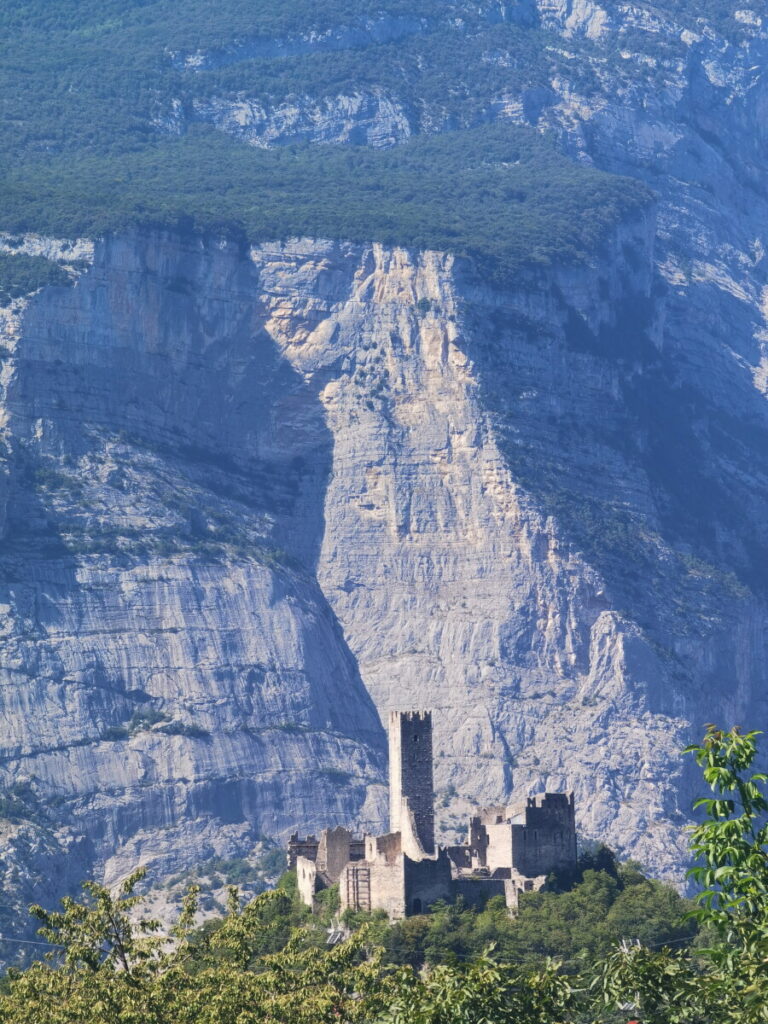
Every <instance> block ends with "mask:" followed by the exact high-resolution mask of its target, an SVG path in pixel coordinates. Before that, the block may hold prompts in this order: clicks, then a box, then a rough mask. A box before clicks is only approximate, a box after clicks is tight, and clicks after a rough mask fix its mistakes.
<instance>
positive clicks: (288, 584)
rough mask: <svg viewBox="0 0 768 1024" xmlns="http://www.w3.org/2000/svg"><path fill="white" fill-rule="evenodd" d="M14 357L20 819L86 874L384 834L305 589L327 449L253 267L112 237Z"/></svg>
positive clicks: (6, 555)
mask: <svg viewBox="0 0 768 1024" xmlns="http://www.w3.org/2000/svg"><path fill="white" fill-rule="evenodd" d="M3 344H4V356H5V358H4V364H3V377H2V383H3V393H2V422H3V441H4V450H5V457H4V460H3V463H4V478H3V484H4V487H3V516H2V522H3V537H2V558H1V561H2V566H1V572H2V583H0V604H1V605H2V652H3V656H2V664H1V666H0V719H1V720H2V733H1V735H2V740H1V741H0V778H2V783H3V788H4V789H5V788H6V787H11V786H15V787H16V789H15V790H13V792H15V793H16V794H17V797H16V799H17V800H18V801H19V802H20V813H21V815H22V816H23V817H27V818H31V819H32V820H34V821H35V822H36V823H37V824H39V825H41V826H50V825H54V826H66V827H67V828H69V830H70V832H72V834H73V835H78V834H80V835H86V836H87V840H88V850H87V855H86V856H85V857H81V858H79V860H77V863H75V861H74V860H73V866H72V867H73V869H72V873H73V874H75V873H77V874H82V872H83V866H84V864H83V862H84V861H85V862H86V864H87V863H88V862H90V864H91V865H92V866H93V869H95V870H98V871H100V872H103V873H105V874H106V876H107V877H108V878H111V877H115V876H116V875H120V874H121V873H123V872H124V871H125V870H126V868H127V867H128V866H129V865H130V863H131V862H135V861H138V860H143V861H147V862H150V863H154V865H155V868H154V869H155V871H156V873H159V874H162V873H163V872H168V871H172V870H175V869H176V868H178V867H182V866H184V865H188V864H190V863H194V862H195V861H196V860H200V859H201V858H203V859H204V858H205V857H206V856H211V855H213V854H214V853H216V854H219V855H225V856H227V855H233V854H234V853H242V852H244V851H247V850H248V849H249V847H251V846H253V844H254V842H255V841H256V839H257V838H258V837H259V836H261V835H269V836H277V835H280V834H284V833H285V832H286V830H288V829H289V828H291V827H293V826H294V825H295V824H296V823H298V822H302V823H304V822H306V823H307V825H308V826H309V827H313V826H314V827H317V826H319V825H320V824H321V823H322V822H324V821H326V820H328V819H329V818H331V819H334V820H338V821H339V822H346V821H348V820H360V821H361V822H362V823H365V822H367V823H368V825H369V826H371V825H373V824H376V825H377V824H378V823H379V821H380V818H381V809H382V801H381V797H382V794H383V787H382V785H381V782H382V779H383V772H384V771H385V754H384V744H385V738H384V734H383V731H382V728H381V725H380V723H379V719H378V716H377V714H376V711H375V708H374V706H373V703H372V702H371V699H370V697H369V695H368V693H367V691H366V689H365V687H364V685H363V682H362V680H361V678H360V674H359V671H358V668H357V665H356V662H355V659H354V657H353V656H352V654H351V653H350V651H349V649H348V646H347V644H346V641H345V639H344V637H343V634H342V631H341V628H340V627H339V624H338V622H337V620H336V618H335V616H334V613H333V611H332V609H331V608H330V606H329V604H328V602H327V601H326V600H325V598H324V596H323V594H322V591H321V590H320V588H319V586H318V584H317V581H316V579H315V577H314V574H313V572H312V560H313V558H314V554H313V552H314V551H316V549H317V548H318V547H319V544H320V542H321V536H322V516H323V509H322V505H317V504H316V502H317V500H318V496H319V495H320V494H321V493H322V488H321V486H320V485H319V482H318V481H319V480H321V479H322V478H323V477H324V476H325V475H327V472H328V469H329V465H330V446H331V437H330V434H329V432H328V429H327V427H326V426H325V423H324V416H323V410H322V406H321V404H320V402H319V401H318V399H317V396H316V395H312V393H311V391H310V390H308V389H307V388H306V386H305V385H304V382H303V381H302V380H301V379H300V378H299V377H298V376H297V374H296V373H295V371H293V369H292V368H291V367H290V365H288V364H287V363H286V362H285V361H284V360H283V359H282V358H281V356H280V353H279V352H278V351H277V350H276V347H275V345H274V342H273V341H272V339H271V338H270V337H269V335H268V334H267V333H266V332H265V330H264V328H263V313H262V308H261V300H260V293H259V285H258V277H257V274H256V270H255V267H254V265H253V263H252V262H251V261H250V260H249V259H248V257H247V254H246V255H243V253H241V252H240V251H239V250H238V249H237V247H235V246H232V245H227V244H225V243H217V242H209V243H204V242H202V241H200V240H198V239H183V238H179V237H170V236H164V235H157V234H155V235H152V234H150V235H146V236H140V235H135V236H131V237H127V238H122V239H115V240H108V241H105V242H101V243H99V244H98V245H97V246H96V255H95V261H94V264H93V266H92V268H90V269H89V270H88V271H87V272H86V273H84V274H83V275H82V276H81V277H80V279H79V281H78V283H77V285H76V286H75V287H72V288H60V289H50V290H48V291H45V292H43V293H41V294H39V295H38V296H37V297H36V298H34V299H33V300H32V301H30V302H29V304H28V305H26V308H24V303H17V304H16V308H15V309H14V310H11V311H8V312H6V316H5V321H4V333H3ZM62 842H63V843H64V845H65V846H66V845H67V843H69V840H66V837H64V838H63V839H62ZM49 846H50V844H49ZM46 849H48V847H46ZM51 851H52V852H51ZM44 852H45V851H43V853H44ZM49 852H51V856H52V857H54V859H55V854H56V848H55V843H54V844H53V846H51V850H50V851H49ZM41 855H42V854H41ZM43 859H44V858H43ZM43 873H45V871H43Z"/></svg>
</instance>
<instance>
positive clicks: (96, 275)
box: [0, 2, 768, 904]
mask: <svg viewBox="0 0 768 1024" xmlns="http://www.w3.org/2000/svg"><path fill="white" fill-rule="evenodd" d="M526 10H527V11H528V14H529V15H530V17H531V18H532V17H533V15H534V14H536V16H537V17H538V18H539V21H540V24H541V26H542V27H543V28H544V29H546V30H549V31H551V32H552V38H553V40H555V41H556V42H557V45H558V46H561V47H562V48H563V49H564V50H566V51H568V52H570V50H569V48H571V47H576V46H580V45H581V44H582V43H584V41H585V40H586V43H584V45H588V46H589V47H591V48H592V49H591V51H590V53H591V56H589V55H586V56H585V52H586V51H583V50H580V51H579V52H578V54H577V55H576V56H574V61H575V62H576V63H575V65H574V66H577V65H578V68H579V74H576V73H574V75H573V76H572V78H569V77H568V76H565V75H560V76H559V77H556V78H553V79H552V81H550V82H549V83H548V85H546V86H542V85H541V83H540V82H539V83H535V84H534V83H531V84H530V85H529V86H526V87H525V88H524V89H522V90H521V91H520V92H518V93H510V94H505V95H503V96H492V97H488V112H489V117H490V116H493V117H500V118H503V117H506V118H512V119H515V120H518V121H524V122H527V123H530V124H533V125H535V126H537V127H538V128H540V129H541V130H542V131H548V132H551V133H554V134H555V135H556V137H557V138H558V140H559V141H560V143H561V145H562V146H563V147H564V148H565V149H566V150H567V151H568V152H570V153H571V154H572V155H573V156H574V157H575V158H577V159H579V160H583V161H591V162H594V163H595V164H597V165H599V166H601V167H604V168H606V169H608V170H615V171H620V172H622V173H626V174H630V175H634V176H637V177H642V178H643V179H644V180H646V181H648V182H649V183H650V184H651V185H652V187H653V188H654V190H655V192H656V194H657V205H656V210H655V213H654V211H651V210H649V211H647V212H646V214H645V215H644V216H643V217H639V218H637V219H636V220H633V221H628V222H626V223H624V224H623V225H621V227H620V229H619V230H618V231H617V232H616V233H615V235H614V236H613V237H612V238H610V239H607V240H606V242H605V244H604V246H603V248H602V249H601V250H600V251H596V252H595V253H593V254H592V256H591V258H590V260H589V261H588V263H587V264H586V265H583V266H581V267H578V268H574V267H571V268H567V267H553V268H549V269H547V270H539V271H536V272H534V271H528V272H520V274H519V275H518V277H517V278H516V279H514V280H510V281H509V283H508V285H507V286H506V287H505V288H503V289H499V288H497V289H491V288H490V287H488V286H487V284H486V283H485V282H484V281H483V280H482V278H481V276H479V275H478V274H477V272H476V271H475V270H473V268H472V267H470V266H468V265H467V264H465V263H462V262H461V261H454V260H453V258H452V257H450V256H447V255H445V254H439V253H417V252H408V251H404V250H399V249H391V248H390V249H387V248H383V247H380V246H375V245H371V246H352V245H347V244H345V243H343V242H334V241H327V242H323V241H296V240H294V241H291V242H283V243H275V244H274V245H263V246H259V247H256V248H254V249H250V250H249V249H248V248H247V247H244V246H240V245H237V244H235V243H233V242H223V241H221V240H218V239H216V238H199V237H196V236H194V235H192V234H185V233H183V232H181V233H162V232H143V233H142V232H135V233H132V234H127V235H125V236H122V237H118V238H110V239H105V240H98V241H96V242H95V244H91V243H86V242H78V243H75V246H74V248H72V247H70V248H69V249H66V250H65V249H62V247H61V246H60V245H59V244H58V243H54V242H52V241H50V240H43V239H39V238H38V239H35V238H28V239H27V240H26V242H25V247H26V250H27V251H29V252H42V253H44V254H50V255H53V256H56V257H57V258H60V257H61V255H62V252H65V251H66V252H69V254H70V255H71V256H72V259H73V261H74V262H73V266H74V265H75V263H76V264H77V266H78V270H77V272H78V273H79V275H80V276H79V278H78V280H77V283H76V284H75V286H74V287H71V288H50V289H47V290H46V291H44V292H42V293H40V294H38V295H36V296H32V297H30V298H28V299H27V300H18V301H16V302H15V303H14V304H13V306H11V307H9V308H7V309H5V310H0V318H1V320H0V332H1V333H2V338H1V339H0V344H2V346H3V350H2V353H0V354H1V355H2V370H0V388H1V391H2V393H1V394H0V429H1V430H2V440H3V471H2V475H1V476H0V497H1V501H0V524H2V549H1V551H0V607H1V609H2V617H1V618H0V629H1V630H2V636H1V637H0V651H1V652H2V658H1V659H0V716H2V719H1V720H2V731H1V732H0V779H1V780H2V785H3V787H4V791H5V792H10V787H13V791H12V799H13V800H14V801H15V803H14V804H13V807H14V808H15V811H16V812H18V813H15V815H14V817H15V818H17V819H18V821H19V822H21V823H10V824H4V825H3V830H2V832H0V859H2V862H3V865H5V866H4V867H3V871H4V874H3V876H2V879H1V880H0V881H2V885H3V887H4V890H3V892H4V895H3V902H4V903H7V904H8V903H13V901H14V900H18V901H24V902H27V901H28V900H29V899H32V898H37V897H35V896H34V893H35V892H39V893H41V894H42V895H41V896H40V898H43V897H44V898H45V899H48V898H50V899H52V898H53V894H54V891H57V892H58V891H61V890H62V889H63V888H66V887H67V886H70V885H74V884H75V882H76V881H77V880H79V879H80V878H81V877H83V875H85V874H87V873H89V872H94V873H95V874H97V875H99V876H100V877H105V878H107V879H108V880H110V881H111V880H114V879H116V878H118V877H121V876H122V875H124V874H125V873H126V872H127V871H128V870H129V868H130V867H132V866H133V865H134V864H135V863H137V862H144V863H147V864H149V865H150V866H151V868H152V870H153V871H154V872H155V875H156V877H158V878H162V877H164V876H165V875H167V874H169V873H171V872H176V871H178V870H180V869H182V868H184V867H186V866H188V865H191V864H195V863H197V862H199V861H201V860H204V859H205V858H207V857H210V856H212V855H214V854H216V855H223V856H234V855H239V854H242V853H247V852H248V851H249V850H251V849H252V848H253V847H254V845H255V844H256V843H257V841H258V840H259V837H261V836H264V835H267V836H273V837H283V836H284V835H285V834H287V833H288V832H289V831H291V830H292V829H293V828H296V827H300V828H302V829H307V830H311V829H313V828H319V827H321V825H323V824H325V823H328V824H336V823H339V824H353V825H356V826H358V827H361V828H366V827H367V828H371V829H373V828H377V829H378V828H380V827H382V825H383V819H384V799H383V798H384V789H383V783H384V779H385V770H386V766H385V741H384V735H383V731H382V728H381V725H380V716H382V715H384V713H385V712H386V711H387V710H388V709H392V708H409V707H431V708H432V709H433V710H434V716H433V720H434V723H435V734H436V735H435V749H436V779H437V785H438V790H439V801H438V802H439V809H438V813H439V819H440V824H441V827H442V831H443V836H444V837H446V838H452V837H453V835H454V834H455V830H456V828H457V827H458V824H459V821H460V819H461V818H462V817H463V815H464V812H465V811H466V809H467V807H468V805H469V802H470V801H480V802H489V801H495V800H501V799H503V798H504V797H506V796H508V795H509V794H510V793H511V792H512V791H516V792H518V793H520V792H526V791H529V790H541V789H542V788H549V789H552V788H560V787H573V788H575V789H576V792H577V808H578V814H579V825H580V829H581V832H582V834H583V836H584V837H586V838H594V839H601V840H605V841H607V842H609V843H610V844H611V845H612V846H614V847H615V848H616V849H617V850H618V851H619V852H620V853H621V854H623V855H627V856H633V857H635V858H637V859H639V860H640V861H642V862H643V863H644V864H645V865H646V866H647V867H648V868H649V869H650V870H651V871H653V872H654V873H656V874H658V875H661V876H665V877H669V878H673V879H675V880H679V879H680V878H681V876H682V872H683V868H684V864H685V858H686V854H685V841H684V838H683V836H682V835H681V833H680V825H681V824H682V823H683V822H684V821H685V820H686V819H687V817H688V814H689V810H690V801H691V796H692V794H693V789H694V779H693V777H692V775H691V773H690V771H689V770H687V769H686V768H685V767H684V762H683V760H682V759H681V757H680V756H679V750H680V748H681V747H682V746H683V745H684V744H685V743H686V742H688V741H689V740H690V739H692V738H694V737H695V736H696V735H697V734H698V733H699V732H700V730H701V728H702V726H703V724H704V723H705V722H707V721H710V720H714V721H718V722H722V723H723V724H725V725H729V724H731V723H734V722H738V723H742V724H744V725H747V726H749V725H754V726H757V727H759V726H760V725H761V724H762V723H763V722H764V721H765V719H766V711H768V708H766V692H767V687H766V626H767V624H768V619H767V616H766V589H767V588H766V583H767V582H768V581H767V577H766V554H767V552H768V536H766V533H767V531H768V524H767V523H766V519H765V515H764V509H765V507H766V498H768V493H767V492H768V458H767V454H766V453H768V420H767V419H766V405H765V396H766V391H767V390H768V386H767V384H766V381H768V362H767V361H766V360H767V359H768V356H767V355H766V352H767V351H768V350H767V349H766V343H767V342H768V324H766V317H768V298H767V296H768V280H767V277H766V258H765V246H766V238H768V204H767V201H766V196H765V193H764V183H763V181H762V168H763V167H764V166H765V160H766V141H767V139H766V127H765V126H766V124H768V121H767V120H766V112H767V108H768V92H767V91H766V85H765V76H764V75H763V73H762V71H761V69H762V68H763V67H764V66H765V56H766V53H765V50H766V37H765V28H764V26H763V25H762V24H761V23H760V19H759V18H758V19H757V20H744V21H743V22H742V24H743V26H744V34H743V35H742V36H741V37H740V38H739V40H737V41H728V40H725V39H723V38H721V37H718V36H717V34H716V33H714V32H713V31H712V30H711V29H710V28H708V27H707V26H705V25H702V26H700V28H701V30H700V31H697V32H692V31H691V30H690V29H684V28H683V27H682V26H681V25H678V24H676V23H675V21H674V19H671V18H670V17H668V16H666V15H663V14H662V13H661V12H660V10H659V9H657V8H655V7H654V5H647V4H644V5H642V7H640V6H639V5H638V6H634V5H632V4H622V5H613V4H611V5H608V4H606V5H599V4H596V3H587V2H585V3H567V4H566V3H544V2H541V3H539V4H538V6H537V9H536V11H534V10H533V5H531V4H528V5H526ZM420 30H421V29H420V28H419V31H420ZM630 30H631V31H630ZM649 40H651V41H652V43H653V45H654V46H656V48H657V53H656V55H655V56H651V57H649V56H648V53H647V50H648V41H649ZM640 41H642V44H643V45H642V46H640ZM606 55H610V59H607V57H606ZM496 56H497V59H504V55H503V54H502V55H496ZM201 59H202V58H201ZM586 78H589V82H588V85H589V87H588V88H587V87H586V85H585V80H586ZM244 102H245V101H244ZM248 102H250V101H248ZM422 114H423V117H427V114H424V112H422ZM200 116H204V117H205V118H206V119H209V120H213V121H214V122H215V123H217V124H219V126H220V127H222V128H223V129H224V130H231V131H234V132H235V133H238V132H239V133H240V135H241V137H242V138H243V140H244V141H246V142H249V143H251V144H256V145H262V144H268V145H272V144H276V143H279V142H284V141H295V139H296V138H301V139H303V140H306V139H310V140H312V141H316V142H325V143H332V144H337V143H338V144H342V143H348V142H350V141H357V142H360V141H364V142H367V143H368V144H370V145H391V144H397V143H398V142H400V141H402V140H403V139H405V138H406V137H407V136H408V135H409V134H411V133H414V132H416V131H419V130H424V129H425V125H426V124H427V122H426V121H425V120H424V119H423V118H422V120H418V119H414V118H413V117H412V114H411V113H410V112H409V111H408V110H407V108H406V105H405V104H404V103H402V102H401V101H400V100H399V98H398V97H397V96H396V95H392V94H386V95H385V94H383V93H380V92H378V93H377V92H375V91H374V92H371V91H368V92H365V91H361V92H360V93H359V94H355V95H354V96H348V95H346V94H344V95H343V96H341V97H336V98H335V99H334V98H332V97H331V98H328V97H308V98H306V99H305V100H301V101H298V102H295V103H293V105H292V106H285V107H281V108H279V109H278V108H275V109H272V110H270V109H266V108H262V107H258V106H256V105H253V104H251V105H250V106H248V107H247V109H246V108H245V107H243V108H237V109H231V108H229V107H222V106H217V105H216V103H215V102H212V103H211V105H210V106H209V107H208V108H207V109H206V110H205V111H202V113H200ZM420 116H421V115H420ZM429 124H430V125H432V126H438V127H439V125H440V121H439V119H435V118H433V119H432V120H431V121H429ZM270 132H271V133H272V134H271V135H270V134H269V133H270ZM313 133H314V134H313ZM89 262H90V264H91V265H90V266H87V267H84V264H87V263H89Z"/></svg>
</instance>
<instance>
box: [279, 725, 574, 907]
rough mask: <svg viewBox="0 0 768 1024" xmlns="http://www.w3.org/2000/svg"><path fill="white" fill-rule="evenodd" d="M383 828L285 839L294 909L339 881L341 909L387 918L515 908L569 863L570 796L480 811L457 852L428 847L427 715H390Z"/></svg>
mask: <svg viewBox="0 0 768 1024" xmlns="http://www.w3.org/2000/svg"><path fill="white" fill-rule="evenodd" d="M389 828H390V831H389V832H388V833H387V834H386V835H383V836H364V837H363V838H356V837H354V836H353V835H352V834H351V833H350V832H348V831H347V830H346V829H344V828H335V829H326V830H324V831H323V832H321V834H320V838H319V839H317V838H316V837H315V836H307V837H306V838H304V839H301V838H299V836H298V834H295V835H293V836H291V840H290V842H289V844H288V862H289V866H290V867H291V868H295V869H296V874H297V878H298V887H299V893H300V894H301V898H302V899H303V901H304V902H305V903H307V904H308V905H309V906H312V904H313V902H314V898H315V895H316V893H317V892H318V891H319V890H321V889H323V888H326V887H328V886H330V885H334V884H335V883H336V882H338V883H339V893H340V898H341V909H342V910H346V909H347V908H348V907H349V908H351V909H353V910H379V909H380V910H385V911H386V912H387V914H388V915H389V917H390V919H392V920H396V919H398V918H402V917H407V916H409V915H410V914H420V913H422V912H423V911H425V910H426V909H427V908H428V907H429V905H430V904H431V903H434V902H435V901H436V900H441V899H442V900H448V901H451V902H452V901H453V900H455V899H456V897H457V896H462V897H463V899H464V902H465V903H467V904H469V905H470V906H476V907H482V906H484V905H485V903H486V902H487V900H488V899H490V898H491V897H492V896H499V895H501V896H504V898H505V900H506V903H507V906H508V907H509V908H510V909H514V908H515V907H516V906H517V901H518V897H519V894H520V893H521V892H528V891H531V890H535V889H539V888H541V886H542V885H543V884H544V881H545V879H546V876H547V875H548V874H549V873H550V872H551V871H554V870H556V869H558V868H568V867H573V866H575V864H576V824H575V810H574V802H573V793H541V794H538V795H537V796H533V797H528V798H527V799H525V800H524V801H522V802H519V803H514V804H511V805H508V806H498V807H486V808H479V809H478V811H477V813H476V814H475V815H473V816H472V817H471V819H470V822H469V828H468V835H467V842H466V844H463V845H460V846H449V847H438V846H436V844H435V812H434V782H433V774H432V714H431V712H429V711H393V712H391V713H390V716H389Z"/></svg>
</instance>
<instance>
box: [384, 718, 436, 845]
mask: <svg viewBox="0 0 768 1024" xmlns="http://www.w3.org/2000/svg"><path fill="white" fill-rule="evenodd" d="M434 800H435V793H434V783H433V779H432V712H431V711H390V713H389V828H390V831H391V832H402V833H403V835H404V836H405V835H408V834H410V833H411V832H412V831H413V832H414V833H415V838H416V839H417V840H418V842H419V843H420V845H421V848H422V849H423V851H424V853H426V854H427V855H429V856H431V855H432V854H434V852H435V810H434Z"/></svg>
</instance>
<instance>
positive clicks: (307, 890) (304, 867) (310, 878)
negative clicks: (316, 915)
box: [296, 857, 317, 907]
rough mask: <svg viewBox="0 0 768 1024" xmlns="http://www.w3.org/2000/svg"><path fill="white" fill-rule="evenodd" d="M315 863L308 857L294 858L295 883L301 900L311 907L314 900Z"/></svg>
mask: <svg viewBox="0 0 768 1024" xmlns="http://www.w3.org/2000/svg"><path fill="white" fill-rule="evenodd" d="M316 879H317V865H316V864H315V862H314V861H313V860H310V859H309V857H297V858H296V884H297V887H298V890H299V896H300V897H301V902H302V903H304V904H306V906H308V907H311V906H312V905H313V904H314V901H315V884H316Z"/></svg>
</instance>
